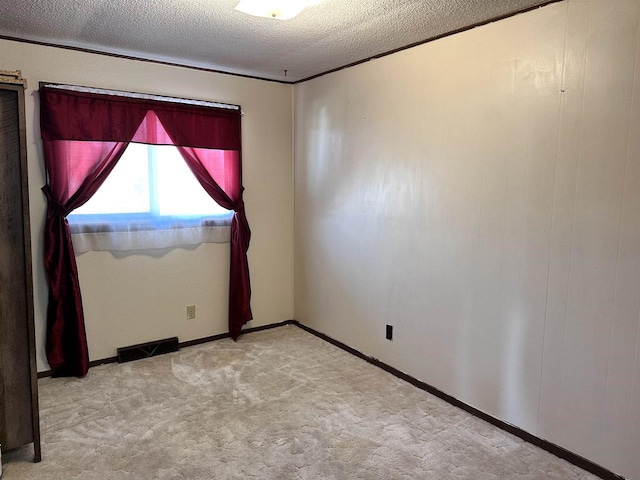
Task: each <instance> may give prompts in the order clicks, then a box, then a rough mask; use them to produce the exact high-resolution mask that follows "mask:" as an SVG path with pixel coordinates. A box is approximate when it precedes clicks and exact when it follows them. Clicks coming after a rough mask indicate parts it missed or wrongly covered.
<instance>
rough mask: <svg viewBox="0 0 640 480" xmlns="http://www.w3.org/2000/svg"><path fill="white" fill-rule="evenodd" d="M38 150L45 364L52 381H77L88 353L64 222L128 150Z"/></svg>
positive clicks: (64, 145)
mask: <svg viewBox="0 0 640 480" xmlns="http://www.w3.org/2000/svg"><path fill="white" fill-rule="evenodd" d="M43 144H44V157H45V167H46V170H47V174H48V177H49V182H48V183H47V185H45V186H44V187H43V188H42V190H43V191H44V194H45V196H46V197H47V218H46V220H45V228H44V235H45V236H44V265H45V269H46V271H47V280H48V282H49V305H48V307H47V341H46V353H47V360H48V361H49V366H50V367H51V371H52V373H53V375H54V376H77V377H83V376H85V375H86V373H87V370H88V369H89V352H88V350H87V337H86V333H85V328H84V314H83V311H82V296H81V294H80V285H79V283H78V270H77V266H76V258H75V255H74V252H73V244H72V243H71V234H70V232H69V224H68V222H67V219H66V216H67V215H68V214H69V213H70V212H71V211H72V210H74V209H76V208H78V207H79V206H81V205H82V204H84V203H85V202H86V201H87V200H89V199H90V198H91V197H92V196H93V194H94V193H95V192H96V191H97V190H98V188H99V187H100V185H102V183H103V182H104V181H105V179H106V178H107V176H108V175H109V173H111V171H112V170H113V167H115V165H116V163H117V161H118V160H119V159H120V157H121V156H122V153H123V152H124V151H125V149H126V147H127V145H128V144H127V143H124V142H75V141H73V142H68V141H64V140H63V141H60V140H44V141H43ZM71 165H73V167H74V168H70V166H71Z"/></svg>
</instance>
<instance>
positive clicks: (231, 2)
mask: <svg viewBox="0 0 640 480" xmlns="http://www.w3.org/2000/svg"><path fill="white" fill-rule="evenodd" d="M552 1H557V0H552ZM237 3H238V0H0V36H2V37H5V38H12V39H21V40H27V41H37V42H44V43H48V44H54V45H61V46H68V47H75V48H82V49H89V50H92V51H98V52H105V53H113V54H118V55H126V56H131V57H137V58H144V59H149V60H158V61H164V62H171V63H176V64H180V65H186V66H192V67H202V68H207V69H213V70H220V71H224V72H229V73H236V74H242V75H250V76H255V77H260V78H266V79H271V80H278V81H285V82H295V81H298V80H301V79H306V78H309V77H311V76H314V75H318V74H321V73H324V72H327V71H330V70H333V69H336V68H340V67H343V66H346V65H349V64H352V63H355V62H359V61H362V60H366V59H368V58H371V57H374V56H377V55H380V54H384V53H386V52H389V51H392V50H396V49H399V48H402V47H405V46H407V45H412V44H415V43H418V42H422V41H425V40H427V39H430V38H434V37H438V36H441V35H444V34H446V33H449V32H452V31H456V30H459V29H462V28H465V27H468V26H470V25H475V24H479V23H483V22H486V21H487V20H492V19H496V18H500V17H503V16H506V15H509V14H512V13H515V12H519V11H523V10H526V9H529V8H532V7H535V6H538V5H543V4H546V3H550V0H322V1H320V3H318V4H316V5H314V6H311V7H309V8H307V9H306V10H305V11H303V12H302V13H301V14H300V15H299V16H298V17H296V18H294V19H292V20H286V21H282V20H274V19H267V18H257V17H251V16H248V15H246V14H243V13H240V12H238V11H236V10H234V7H235V6H236V4H237ZM284 70H287V76H286V77H285V74H284Z"/></svg>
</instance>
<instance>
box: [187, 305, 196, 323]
mask: <svg viewBox="0 0 640 480" xmlns="http://www.w3.org/2000/svg"><path fill="white" fill-rule="evenodd" d="M194 318H196V306H195V305H187V320H193V319H194Z"/></svg>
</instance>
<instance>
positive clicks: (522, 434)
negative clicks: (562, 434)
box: [288, 320, 625, 480]
mask: <svg viewBox="0 0 640 480" xmlns="http://www.w3.org/2000/svg"><path fill="white" fill-rule="evenodd" d="M288 323H290V324H293V325H296V326H298V327H300V328H301V329H303V330H305V331H307V332H309V333H311V334H313V335H315V336H316V337H318V338H321V339H322V340H325V341H327V342H329V343H331V344H332V345H335V346H336V347H338V348H341V349H342V350H345V351H346V352H349V353H351V354H352V355H355V356H356V357H359V358H361V359H363V360H365V361H367V362H369V363H371V364H372V365H375V366H376V367H379V368H381V369H383V370H384V371H386V372H389V373H390V374H391V375H393V376H395V377H398V378H400V379H402V380H404V381H406V382H409V383H410V384H412V385H414V386H416V387H418V388H419V389H421V390H424V391H426V392H429V393H430V394H432V395H434V396H436V397H438V398H440V399H442V400H444V401H445V402H447V403H450V404H451V405H453V406H454V407H458V408H461V409H462V410H464V411H465V412H468V413H470V414H472V415H474V416H476V417H478V418H480V419H482V420H484V421H486V422H489V423H490V424H492V425H494V426H496V427H498V428H500V429H502V430H504V431H506V432H509V433H511V434H512V435H515V436H516V437H519V438H521V439H522V440H524V441H525V442H528V443H531V444H533V445H535V446H536V447H540V448H542V449H543V450H546V451H547V452H549V453H552V454H553V455H555V456H556V457H560V458H562V459H564V460H566V461H567V462H569V463H572V464H573V465H575V466H577V467H580V468H582V469H583V470H586V471H587V472H590V473H593V474H594V475H597V476H598V477H600V478H602V479H604V480H625V478H624V477H622V476H620V475H616V474H615V473H613V472H612V471H610V470H608V469H606V468H604V467H602V466H600V465H598V464H597V463H594V462H592V461H591V460H588V459H586V458H584V457H582V456H580V455H578V454H577V453H573V452H571V451H570V450H567V449H566V448H563V447H561V446H559V445H556V444H555V443H552V442H549V441H547V440H544V439H542V438H540V437H536V436H535V435H533V434H531V433H529V432H527V431H525V430H522V429H521V428H519V427H516V426H515V425H512V424H510V423H507V422H505V421H503V420H500V419H499V418H496V417H494V416H492V415H489V414H488V413H485V412H483V411H481V410H478V409H477V408H475V407H472V406H471V405H469V404H467V403H464V402H463V401H461V400H458V399H457V398H455V397H452V396H451V395H448V394H446V393H444V392H443V391H441V390H438V389H437V388H435V387H434V386H432V385H429V384H428V383H425V382H422V381H420V380H418V379H416V378H413V377H412V376H410V375H407V374H406V373H404V372H401V371H400V370H398V369H396V368H393V367H391V366H389V365H387V364H386V363H384V362H381V361H380V360H378V359H376V358H373V357H370V356H367V355H365V354H364V353H362V352H360V351H358V350H356V349H355V348H352V347H350V346H348V345H346V344H344V343H342V342H340V341H338V340H336V339H334V338H331V337H330V336H328V335H325V334H324V333H320V332H318V331H317V330H314V329H313V328H311V327H308V326H306V325H304V324H302V323H300V322H298V321H297V320H293V321H290V322H288Z"/></svg>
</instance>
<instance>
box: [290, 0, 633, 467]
mask: <svg viewBox="0 0 640 480" xmlns="http://www.w3.org/2000/svg"><path fill="white" fill-rule="evenodd" d="M639 19H640V0H615V1H611V0H569V1H566V2H561V3H556V4H552V5H549V6H546V7H544V8H541V9H539V10H535V11H532V12H529V13H526V14H522V15H518V16H516V17H512V18H510V19H507V20H504V21H500V22H497V23H493V24H489V25H486V26H483V27H480V28H476V29H473V30H471V31H468V32H465V33H461V34H458V35H454V36H451V37H448V38H444V39H441V40H438V41H435V42H432V43H428V44H425V45H422V46H420V47H416V48H413V49H410V50H406V51H403V52H400V53H396V54H394V55H391V56H388V57H384V58H382V59H378V60H375V61H371V62H367V63H365V64H362V65H359V66H357V67H354V68H349V69H346V70H342V71H339V72H336V73H333V74H330V75H326V76H323V77H320V78H317V79H314V80H311V81H309V82H305V83H302V84H299V85H297V86H296V87H295V93H294V105H295V112H294V118H295V122H294V123H295V135H294V138H295V182H296V183H295V222H294V223H295V242H294V244H295V317H296V318H297V319H298V320H300V321H301V322H303V323H305V324H307V325H310V326H311V327H313V328H315V329H317V330H319V331H321V332H323V333H326V334H328V335H330V336H331V337H333V338H336V339H338V340H340V341H342V342H344V343H346V344H348V345H350V346H352V347H354V348H356V349H358V350H360V351H362V352H364V353H366V354H368V355H372V356H374V357H376V358H379V359H381V360H382V361H384V362H385V363H388V364H390V365H392V366H394V367H396V368H398V369H400V370H402V371H405V372H407V373H409V374H410V375H412V376H414V377H416V378H418V379H420V380H423V381H425V382H427V383H429V384H432V385H434V386H436V387H437V388H439V389H441V390H443V391H444V392H446V393H448V394H451V395H453V396H455V397H457V398H459V399H461V400H463V401H464V402H467V403H469V404H471V405H473V406H474V407H477V408H479V409H481V410H483V411H485V412H488V413H490V414H492V415H494V416H496V417H498V418H501V419H503V420H505V421H507V422H511V423H513V424H516V425H518V426H519V427H521V428H523V429H525V430H527V431H529V432H531V433H533V434H535V435H538V436H540V437H542V438H545V439H548V440H550V441H552V442H555V443H558V444H560V445H561V446H563V447H565V448H568V449H569V450H572V451H574V452H576V453H578V454H580V455H583V456H585V457H587V458H589V459H590V460H592V461H594V462H596V463H599V464H601V465H603V466H605V467H607V468H610V469H612V470H613V471H615V472H616V473H619V474H622V475H625V476H627V477H628V478H634V479H640V456H639V455H638V445H640V339H639V336H638V333H639V331H640V328H639V311H640V214H639V212H640V71H639V70H640V66H638V65H639V64H640V48H639V42H640V35H639V34H638V27H639ZM386 323H389V324H392V325H394V327H395V329H394V339H393V341H392V342H390V341H387V340H385V338H384V335H385V324H386Z"/></svg>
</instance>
